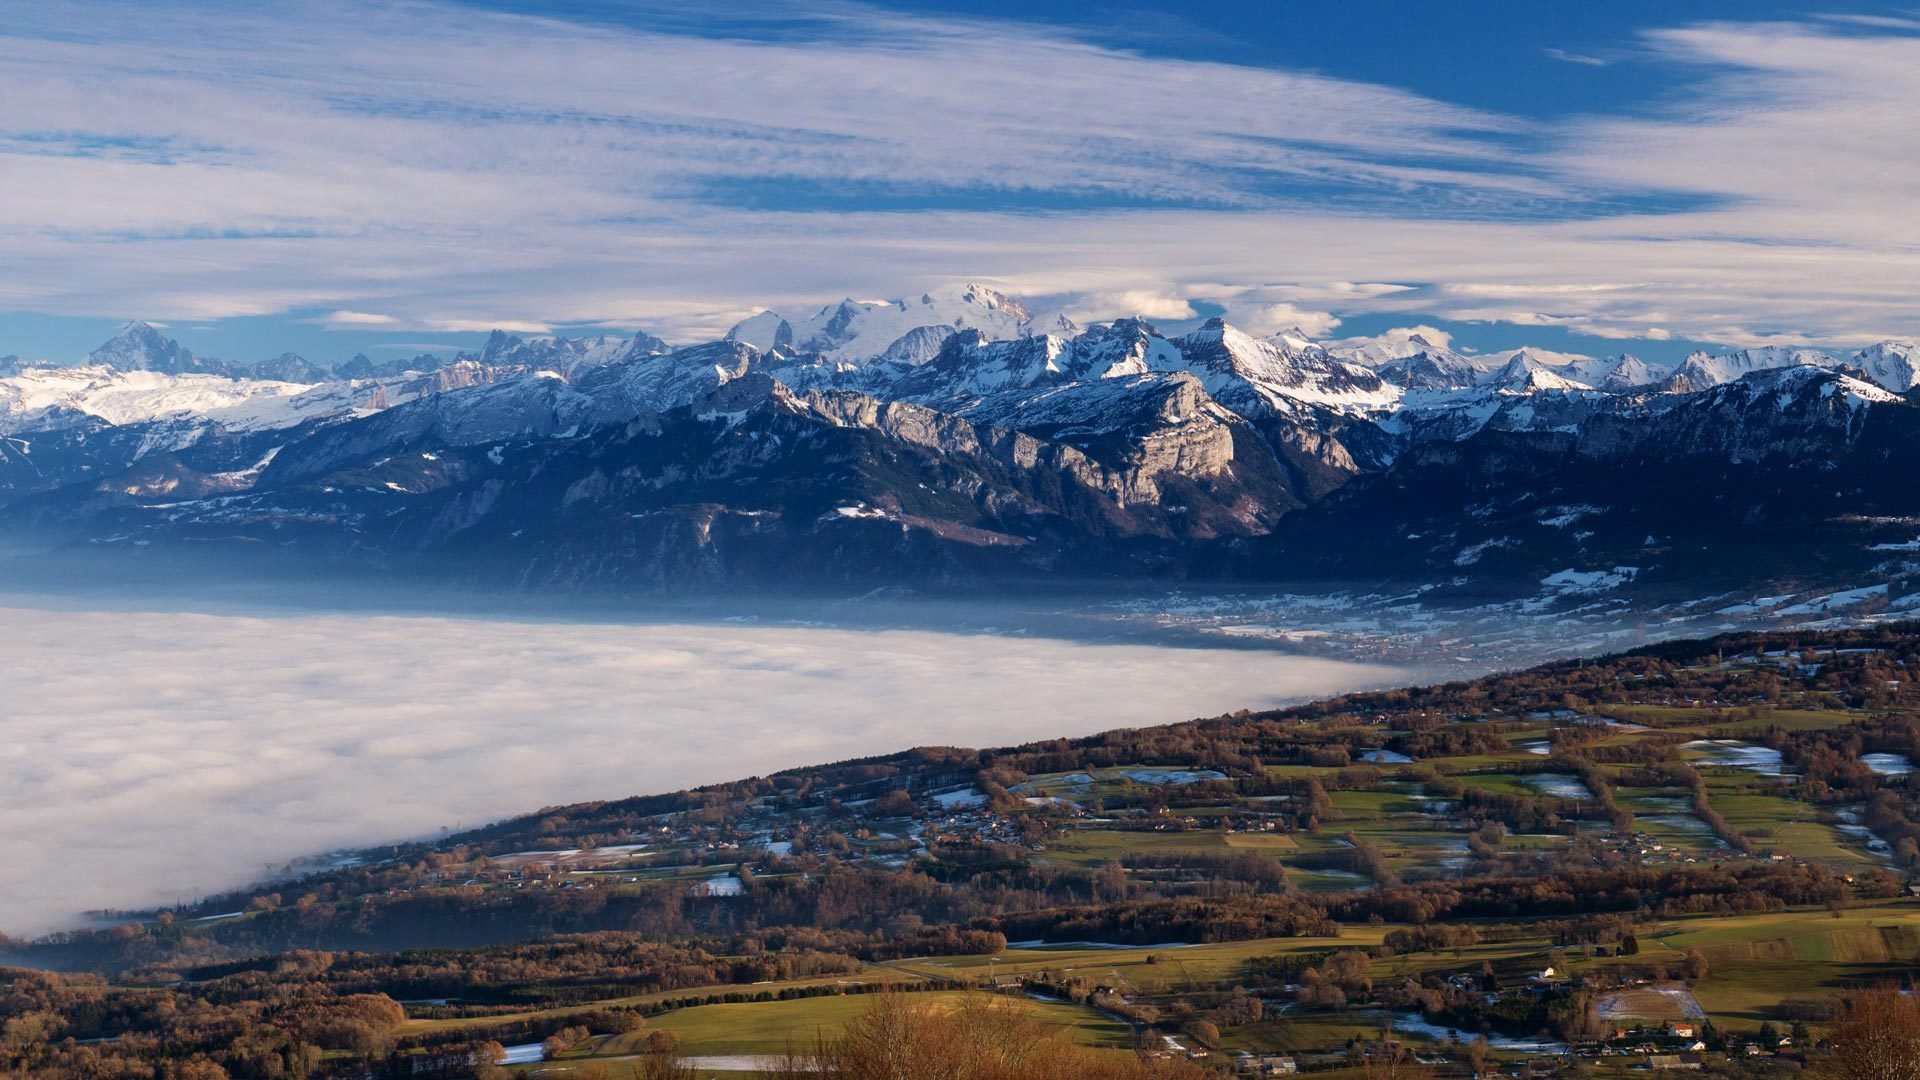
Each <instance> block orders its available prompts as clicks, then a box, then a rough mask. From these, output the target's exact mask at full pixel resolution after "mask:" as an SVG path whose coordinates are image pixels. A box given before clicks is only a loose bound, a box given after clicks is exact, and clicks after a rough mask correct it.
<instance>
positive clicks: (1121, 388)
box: [0, 285, 1920, 605]
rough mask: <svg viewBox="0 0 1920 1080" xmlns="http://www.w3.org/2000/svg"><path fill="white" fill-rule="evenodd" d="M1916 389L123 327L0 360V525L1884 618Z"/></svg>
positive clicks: (1448, 361)
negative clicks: (1861, 610) (1707, 593)
mask: <svg viewBox="0 0 1920 1080" xmlns="http://www.w3.org/2000/svg"><path fill="white" fill-rule="evenodd" d="M1916 365H1920V346H1916V345H1915V344H1914V343H1913V342H1911V341H1886V342H1882V343H1879V344H1876V345H1874V346H1872V347H1870V348H1867V349H1864V350H1861V351H1859V352H1857V353H1854V354H1852V355H1848V356H1844V357H1840V356H1834V355H1830V354H1827V353H1823V352H1817V351H1812V350H1802V349H1782V348H1761V349H1748V350H1742V351H1738V352H1732V353H1727V354H1723V355H1710V354H1707V353H1704V352H1702V353H1695V354H1693V355H1691V356H1688V357H1686V358H1685V359H1684V360H1683V361H1682V362H1681V363H1679V364H1677V365H1674V366H1662V365H1654V364H1649V363H1646V362H1643V361H1641V360H1639V359H1637V358H1635V357H1631V356H1618V357H1612V358H1607V359H1588V358H1580V359H1576V360H1572V361H1567V360H1566V358H1564V357H1560V356H1557V355H1554V354H1542V353H1536V352H1533V351H1529V350H1520V351H1518V352H1514V353H1511V354H1501V355H1484V354H1466V353H1460V352H1455V351H1452V350H1450V349H1448V348H1446V347H1443V346H1442V345H1436V344H1434V343H1433V342H1432V341H1430V340H1427V339H1425V338H1422V337H1420V336H1418V335H1413V336H1410V337H1408V338H1407V339H1406V340H1405V341H1403V342H1394V343H1392V344H1388V345H1382V344H1380V343H1373V344H1370V345H1367V346H1356V347H1349V346H1342V345H1339V344H1320V343H1316V342H1314V341H1312V340H1310V339H1308V338H1307V337H1306V335H1304V334H1301V333H1299V332H1298V331H1288V332H1285V333H1281V334H1275V335H1271V336H1264V337H1263V336H1255V335H1250V334H1246V333H1243V332H1241V331H1240V330H1238V329H1236V328H1234V327H1233V326H1231V325H1228V324H1227V323H1225V322H1223V321H1221V320H1219V319H1214V320H1211V321H1208V322H1206V323H1205V324H1203V325H1201V326H1199V327H1198V328H1196V329H1193V330H1191V331H1190V332H1187V333H1185V334H1180V335H1168V334H1162V333H1161V332H1160V331H1159V330H1157V329H1156V328H1155V327H1154V325H1153V324H1151V323H1150V322H1148V321H1146V320H1144V319H1138V318H1128V319H1120V320H1116V321H1114V322H1110V323H1101V324H1097V325H1092V326H1086V327H1081V326H1078V325H1076V324H1075V323H1074V322H1073V321H1072V320H1070V319H1068V318H1066V317H1065V316H1064V315H1060V314H1048V313H1038V314H1036V313H1035V312H1033V311H1031V310H1029V309H1028V307H1026V306H1025V305H1023V304H1022V303H1021V302H1020V301H1018V300H1016V299H1014V298H1012V297H1008V296H1005V295H1003V294H1001V293H998V292H995V291H993V290H991V289H987V288H985V287H982V286H977V285H968V286H964V287H961V288H955V289H949V290H944V291H941V292H938V293H928V294H923V295H922V296H920V297H919V298H917V299H912V300H888V301H878V300H875V301H855V300H846V301H843V302H841V303H838V304H830V305H826V306H824V307H822V308H821V309H819V310H818V311H817V312H815V313H813V314H812V315H810V316H794V317H789V316H785V315H781V314H778V313H775V312H762V313H760V314H758V315H755V316H753V317H752V318H749V319H747V320H745V321H744V322H742V323H740V324H739V325H737V326H735V327H734V328H733V329H732V330H731V331H730V332H728V333H727V334H726V335H725V337H724V338H723V339H721V340H718V341H710V342H703V343H697V344H688V345H680V346H673V345H669V344H668V343H666V342H664V341H662V340H660V339H658V338H655V337H652V336H649V335H646V334H637V335H634V336H632V337H613V336H602V337H593V338H582V339H571V338H566V337H559V336H538V337H535V336H521V335H514V334H508V333H504V332H499V331H496V332H494V333H493V334H492V335H491V336H490V337H489V338H488V339H487V341H486V343H485V345H484V346H483V347H482V348H481V349H479V350H478V351H476V352H471V353H463V354H460V355H457V356H454V357H452V358H450V359H444V360H443V359H441V358H439V357H435V356H419V357H415V358H413V359H411V360H404V361H388V362H383V363H375V362H373V361H371V360H369V359H367V358H366V357H364V356H356V357H354V358H353V359H352V360H350V361H348V362H346V363H343V364H338V365H324V364H319V363H315V362H313V361H309V360H306V359H303V358H301V357H298V356H294V355H292V354H283V355H281V356H277V357H274V358H272V359H269V360H265V361H262V362H259V363H255V364H248V365H241V364H234V363H228V362H224V361H220V360H214V359H209V358H205V357H201V356H198V355H195V354H194V353H193V352H191V351H190V350H188V349H187V348H185V347H183V346H182V345H180V344H179V343H177V342H175V341H172V340H170V339H168V338H167V337H166V336H164V335H163V334H162V333H161V332H160V331H159V330H157V329H155V328H154V327H152V326H150V325H147V324H145V323H138V322H136V323H130V324H128V325H127V326H126V327H125V328H124V329H123V330H122V331H121V332H120V333H119V334H118V335H116V336H115V337H114V338H113V339H112V340H110V341H108V342H106V343H105V344H103V345H101V346H100V347H99V348H98V349H96V350H94V351H93V352H92V353H91V354H89V355H88V356H87V357H86V359H85V361H84V362H82V363H80V364H76V365H72V366H58V365H51V364H43V363H26V362H22V361H19V360H18V359H14V358H9V359H8V360H7V361H5V362H4V363H0V373H4V374H3V377H0V538H4V539H5V540H6V541H7V543H8V546H9V547H10V548H12V549H13V550H16V551H25V552H29V553H31V554H30V555H29V556H27V557H28V558H36V559H45V558H49V557H53V558H74V559H86V560H93V559H108V560H113V561H115V562H118V563H122V564H126V565H129V566H141V565H151V566H164V565H168V564H170V562H171V558H170V557H184V556H191V557H195V558H211V559H213V560H215V561H216V563H217V564H218V565H222V566H250V567H255V568H262V569H265V570H267V571H269V572H276V571H286V572H301V573H306V572H310V571H311V570H313V569H314V568H316V567H330V568H335V569H341V570H346V571H349V572H362V571H365V572H372V573H383V574H391V575H395V576H397V577H403V578H414V577H419V578H444V579H452V580H460V581H468V582H478V583H492V584H497V585H502V586H509V587H513V588H523V589H528V588H538V589H557V590H568V591H579V590H616V591H618V590H660V589H670V590H703V589H728V588H765V587H769V586H781V587H797V588H812V587H833V588H843V587H869V586H873V585H880V584H893V583H909V584H912V583H918V584H924V585H929V586H932V585H939V586H945V587H953V588H971V587H975V586H980V585H985V584H988V583H1002V584H1004V583H1008V582H1014V583H1017V582H1022V581H1033V580H1040V579H1046V580H1050V581H1080V582H1087V583H1102V584H1109V585H1110V584H1116V583H1117V584H1123V585H1124V584H1139V583H1146V582H1152V583H1168V582H1189V581H1215V582H1224V583H1256V582H1258V583H1273V582H1286V583H1301V582H1321V583H1336V582H1345V583H1352V582H1365V583H1369V584H1373V585H1381V586H1384V587H1389V588H1399V587H1405V588H1411V589H1416V590H1422V591H1427V592H1435V593H1436V594H1446V593H1449V592H1455V593H1462V594H1474V595H1481V594H1485V595H1521V594H1526V595H1531V596H1535V597H1544V598H1545V599H1546V600H1548V601H1551V602H1555V603H1562V604H1567V605H1578V604H1581V603H1587V602H1591V601H1592V600H1593V597H1594V595H1595V594H1596V593H1598V592H1608V591H1611V592H1621V593H1632V594H1634V595H1636V596H1640V597H1644V598H1647V599H1649V600H1650V601H1657V600H1658V599H1659V598H1660V597H1662V596H1669V595H1679V594H1681V593H1687V592H1692V593H1694V594H1698V593H1700V592H1701V591H1703V590H1709V589H1726V590H1729V591H1738V590H1741V589H1754V588H1759V587H1762V586H1763V585H1771V584H1775V583H1785V584H1786V585H1793V586H1802V585H1804V586H1807V587H1812V586H1816V585H1822V584H1859V583H1862V582H1865V583H1868V584H1883V585H1886V586H1887V589H1888V591H1890V592H1891V593H1893V594H1900V593H1903V592H1904V585H1903V583H1904V582H1905V581H1906V579H1907V576H1908V575H1909V573H1910V571H1911V570H1915V569H1920V563H1916V564H1913V565H1912V566H1910V565H1909V563H1908V562H1907V560H1908V559H1909V558H1912V556H1913V553H1915V552H1920V540H1917V539H1916V537H1920V494H1916V493H1915V492H1914V491H1913V488H1912V485H1911V484H1909V483H1907V482H1906V478H1907V477H1908V476H1909V475H1910V474H1911V472H1912V470H1913V469H1914V467H1915V466H1916V465H1920V411H1916V405H1920V395H1917V394H1916V392H1915V384H1916V381H1920V369H1917V366H1916ZM1903 553H1906V554H1903Z"/></svg>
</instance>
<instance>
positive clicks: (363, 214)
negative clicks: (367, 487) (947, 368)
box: [0, 0, 1920, 360]
mask: <svg viewBox="0 0 1920 1080" xmlns="http://www.w3.org/2000/svg"><path fill="white" fill-rule="evenodd" d="M509 6H511V5H505V4H496V5H494V6H492V7H487V8H482V7H476V6H463V5H458V4H452V3H446V2H413V3H402V4H382V3H369V2H362V0H340V2H329V3H318V2H316V3H306V4H299V5H290V6H286V7H276V8H274V9H272V10H263V11H256V10H254V9H252V8H250V7H247V6H245V5H240V4H235V3H222V2H217V0H215V2H188V3H174V2H166V3H160V4H155V5H141V6H140V7H138V8H130V7H128V6H125V5H111V4H95V3H86V2H79V3H62V4H59V5H33V4H28V3H24V2H21V0H0V14H4V15H5V18H4V20H0V100H6V101H7V102H8V109H7V110H6V112H5V115H4V116H0V184H3V185H4V190H6V191H7V192H8V198H7V199H5V200H0V236H4V237H5V240H6V242H5V243H4V244H0V353H4V352H18V353H20V354H22V355H26V356H30V357H47V358H51V359H60V360H71V359H76V358H77V357H78V355H79V354H81V353H84V352H85V350H86V349H87V348H89V347H91V346H92V345H93V344H97V343H98V341H99V340H100V339H101V338H102V337H103V336H104V334H103V332H102V331H103V330H106V331H110V329H111V327H112V326H114V325H116V324H117V323H119V322H120V321H123V320H124V319H127V318H134V317H141V318H152V319H155V320H160V321H165V322H168V323H169V324H171V328H170V332H173V333H175V335H176V336H179V337H181V338H182V340H185V341H187V342H188V343H189V344H190V345H192V346H193V347H194V348H195V349H196V351H200V352H204V353H208V354H211V355H221V356H225V357H227V358H229V359H235V360H248V359H255V358H258V357H262V356H266V355H271V354H272V353H277V352H279V351H282V350H283V349H286V348H293V349H295V350H296V351H305V352H311V353H318V354H320V355H323V356H328V357H331V356H333V355H335V354H337V355H339V356H345V355H348V354H350V353H352V352H354V351H359V350H362V349H368V348H376V349H377V348H381V347H392V348H416V347H419V348H425V347H433V346H436V345H442V346H444V345H447V344H458V343H460V342H462V341H464V340H467V339H469V338H470V337H471V335H472V334H474V333H476V332H478V331H480V330H483V329H485V328H487V327H491V326H507V327H510V328H518V329H523V330H537V329H540V328H543V327H549V326H551V327H559V328H570V329H581V328H600V327H605V328H610V329H622V330H624V329H634V328H643V329H647V330H649V331H652V332H654V333H658V334H661V335H662V336H665V337H667V338H669V339H670V340H678V341H691V340H697V339H702V338H711V337H715V336H718V335H719V334H720V333H721V332H723V331H724V330H725V329H726V327H727V326H728V325H730V324H731V323H732V322H734V321H736V320H738V319H739V318H741V317H743V316H745V315H747V314H749V313H751V312H752V311H753V310H755V309H756V308H758V307H760V306H763V305H764V306H771V307H774V308H776V309H778V310H781V311H783V313H786V314H790V315H797V314H805V313H808V312H810V311H811V310H812V309H813V308H814V307H816V306H817V305H818V304H820V303H822V302H824V301H828V300H832V299H837V298H838V297H839V296H841V295H854V296H897V295H917V294H918V293H919V292H920V291H923V290H925V289H928V288H931V287H935V286H938V285H942V284H950V283H954V282H958V281H963V280H971V279H985V280H991V281H992V282H994V283H995V284H996V285H998V286H999V287H1003V288H1005V289H1007V290H1009V291H1012V292H1015V293H1018V294H1020V295H1023V296H1027V297H1030V298H1035V299H1036V300H1039V301H1042V303H1040V304H1038V305H1037V306H1041V307H1049V308H1051V307H1063V308H1065V309H1066V310H1067V311H1068V312H1069V313H1070V314H1072V315H1073V316H1074V317H1076V318H1077V319H1080V320H1081V321H1089V320H1095V319H1103V318H1111V317H1115V316H1119V315H1126V314H1135V313H1139V314H1145V315H1148V316H1150V317H1154V318H1157V319H1161V320H1165V321H1168V322H1172V323H1178V322H1180V321H1181V320H1183V319H1190V318H1199V317H1201V316H1204V315H1209V314H1214V313H1220V314H1224V315H1225V316H1226V317H1227V318H1228V319H1229V320H1231V321H1233V322H1234V323H1236V324H1237V325H1241V326H1243V327H1245V328H1246V329H1248V330H1250V331H1253V332H1256V333H1260V332H1269V331H1272V330H1277V329H1282V328H1286V327H1291V326H1298V327H1300V328H1302V329H1304V330H1306V331H1307V332H1309V333H1313V334H1322V335H1329V336H1346V335H1355V334H1372V333H1378V332H1381V331H1384V330H1386V329H1388V328H1390V327H1393V326H1405V325H1410V324H1414V323H1431V324H1434V325H1437V326H1440V327H1442V328H1444V329H1446V330H1448V331H1450V332H1453V333H1455V334H1456V336H1457V337H1458V338H1459V339H1460V340H1461V342H1462V343H1463V344H1466V345H1469V346H1477V347H1481V348H1488V349H1491V348H1502V347H1510V346H1514V345H1518V344H1525V343H1532V344H1540V345H1546V346H1549V347H1554V348H1568V349H1572V350H1576V351H1599V350H1600V347H1601V346H1606V347H1607V348H1608V350H1609V351H1618V349H1621V348H1624V349H1627V350H1629V351H1636V352H1640V353H1642V354H1643V355H1649V356H1652V357H1655V358H1659V357H1666V356H1670V355H1671V356H1677V355H1678V354H1679V353H1681V352H1684V351H1686V349H1687V348H1690V347H1691V346H1692V345H1693V344H1696V343H1713V344H1720V345H1728V346H1745V345H1754V344H1764V343H1790V344H1811V345H1822V346H1827V347H1831V348H1847V347H1857V346H1859V345H1864V344H1866V343H1868V342H1870V341H1873V340H1877V339H1880V338H1885V337H1911V336H1913V335H1915V334H1916V333H1920V315H1916V313H1915V311H1914V308H1913V304H1912V300H1913V294H1914V290H1913V288H1912V285H1911V283H1912V282H1913V281H1914V280H1915V279H1916V277H1917V276H1920V275H1917V274H1916V271H1920V215H1916V214H1914V213H1912V207H1913V206H1914V205H1915V202H1916V198H1915V197H1916V195H1920V126H1917V125H1914V124H1913V123H1911V120H1910V117H1911V115H1912V113H1913V111H1914V110H1913V106H1914V104H1916V103H1920V16H1916V15H1915V14H1914V13H1913V12H1911V11H1907V10H1904V9H1900V8H1897V7H1883V6H1875V5H1855V6H1850V7H1844V8H1842V7H1836V6H1834V5H1830V4H1826V3H1812V2H1809V3H1804V4H1780V3H1773V2H1771V0H1769V2H1766V3H1761V2H1755V3H1752V4H1744V5H1737V6H1733V5H1726V4H1720V3H1700V4H1669V5H1659V6H1653V5H1645V4H1639V3H1622V4H1619V5H1610V8H1611V9H1612V10H1611V13H1610V15H1609V16H1607V18H1608V19H1610V20H1611V21H1604V20H1603V21H1602V22H1600V23H1593V22H1592V20H1593V19H1594V18H1595V16H1590V15H1589V16H1582V18H1585V19H1587V20H1588V21H1587V22H1581V21H1580V20H1578V19H1567V20H1556V21H1555V22H1554V23H1552V24H1549V23H1546V22H1543V21H1541V20H1539V19H1537V18H1536V19H1534V20H1532V21H1531V22H1524V23H1522V24H1520V25H1518V26H1514V25H1506V26H1501V25H1495V24H1499V23H1500V21H1501V19H1502V18H1508V17H1509V16H1512V15H1513V14H1514V13H1515V12H1518V11H1520V10H1522V9H1520V8H1517V7H1516V8H1513V9H1511V10H1507V9H1506V8H1505V7H1504V6H1503V5H1499V4H1495V5H1492V6H1491V7H1490V8H1489V9H1487V10H1486V11H1481V12H1478V13H1477V14H1478V15H1479V17H1480V18H1479V20H1478V21H1480V22H1485V23H1486V24H1488V25H1487V27H1486V28H1481V27H1479V26H1476V27H1474V29H1475V31H1476V33H1478V35H1479V36H1477V37H1461V38H1459V39H1457V40H1456V41H1455V45H1456V48H1455V49H1453V50H1452V51H1447V52H1441V51H1438V50H1436V51H1435V52H1434V54H1433V55H1430V56H1426V57H1425V58H1424V60H1423V59H1422V57H1421V55H1420V54H1417V53H1415V54H1409V53H1408V51H1407V50H1408V46H1409V41H1408V40H1407V39H1409V38H1418V37H1423V36H1424V37H1426V38H1427V39H1429V40H1437V39H1436V38H1435V34H1436V31H1435V29H1434V28H1433V27H1430V26H1425V25H1422V24H1420V22H1419V20H1420V19H1423V18H1424V19H1432V18H1436V17H1439V18H1445V17H1447V15H1446V13H1442V14H1440V15H1438V16H1436V15H1435V14H1434V13H1421V14H1411V13H1410V14H1408V15H1407V16H1406V18H1404V19H1382V20H1378V22H1377V29H1376V30H1375V31H1372V32H1374V33H1376V34H1377V37H1375V38H1373V39H1367V38H1364V37H1360V38H1355V37H1354V36H1353V33H1352V32H1350V28H1349V29H1348V30H1342V29H1341V28H1340V27H1336V26H1333V25H1332V24H1331V23H1328V22H1327V20H1328V19H1329V18H1330V16H1329V15H1328V14H1327V13H1326V12H1324V11H1321V10H1320V9H1319V7H1318V6H1314V5H1267V6H1266V8H1265V12H1266V13H1265V14H1262V13H1261V12H1259V11H1256V10H1255V9H1253V8H1250V7H1244V6H1241V5H1236V4H1226V5H1222V7H1221V10H1220V11H1218V12H1214V13H1213V16H1212V17H1213V18H1214V19H1215V20H1216V23H1215V24H1208V23H1205V22H1200V21H1194V20H1182V19H1180V18H1177V17H1174V16H1170V15H1168V14H1166V13H1164V12H1161V13H1150V12H1140V11H1137V10H1136V11H1131V12H1128V11H1120V12H1118V14H1115V13H1113V12H1107V13H1105V14H1100V13H1095V14H1094V15H1090V16H1084V17H1082V18H1081V19H1079V20H1076V19H1075V18H1074V17H1073V12H1074V11H1075V9H1070V8H1066V7H1058V8H1050V7H1048V6H1047V5H1040V6H1039V7H1037V8H1021V9H1019V10H1021V11H1023V12H1030V13H1031V14H1032V15H1033V17H1030V18H1025V19H1018V20H1016V19H1013V18H1010V17H1007V14H1006V13H996V5H995V4H991V3H989V4H986V5H984V6H982V5H969V10H970V11H979V12H984V14H976V15H968V16H964V17H963V16H961V15H958V14H936V13H930V10H929V9H927V8H925V7H922V8H921V9H920V10H917V11H901V10H892V9H887V8H884V7H878V6H867V5H859V4H847V3H838V4H830V5H820V6H817V7H814V8H812V9H810V11H809V13H808V14H806V15H804V16H793V15H781V14H779V10H780V9H777V8H773V7H770V6H755V7H736V8H733V9H731V14H730V15H729V16H727V17H725V18H716V17H714V16H711V15H706V14H703V13H701V12H700V11H699V10H698V9H696V8H693V7H691V6H688V5H682V4H675V3H656V4H593V5H583V4H574V5H565V6H561V5H549V4H531V3H529V4H523V5H518V6H519V8H520V9H519V10H507V7H509ZM1345 6H1348V7H1356V6H1357V7H1358V8H1362V9H1364V8H1366V7H1368V5H1367V4H1365V3H1361V4H1358V5H1345ZM1332 7H1333V5H1327V8H1329V9H1331V8H1332ZM1495 9H1499V10H1495ZM1010 10H1011V9H1010ZM1383 10H1391V9H1383ZM1275 12H1279V13H1280V14H1275ZM1302 12H1309V13H1310V14H1305V15H1303V14H1301V13H1302ZM1489 12H1492V14H1491V15H1489ZM1690 12H1691V14H1689V13H1690ZM1742 12H1747V13H1752V15H1753V16H1754V17H1752V18H1750V19H1748V20H1747V21H1733V20H1730V19H1729V18H1727V16H1728V15H1729V14H1738V13H1742ZM1503 13H1504V14H1503ZM1361 14H1362V15H1364V14H1365V12H1364V11H1362V12H1361ZM1283 17H1284V18H1287V19H1292V20H1293V21H1292V23H1288V24H1284V25H1283V24H1280V23H1276V24H1274V25H1266V24H1264V23H1262V22H1260V21H1259V20H1260V19H1263V18H1265V19H1269V20H1271V19H1279V18H1283ZM1454 17H1455V18H1458V19H1462V20H1466V21H1469V22H1473V21H1475V20H1471V19H1467V16H1465V15H1459V14H1455V15H1454ZM1315 19H1319V20H1320V22H1318V23H1316V22H1315ZM1561 22H1565V24H1566V25H1565V26H1561V25H1560V23H1561ZM1576 24H1578V25H1576ZM1289 29H1290V30H1291V31H1292V33H1291V36H1288V31H1289ZM1343 34H1344V35H1345V36H1342V35H1343ZM1269 41H1270V42H1272V45H1271V47H1267V48H1261V47H1259V45H1258V44H1257V43H1260V42H1269ZM1369 52H1371V53H1372V55H1369ZM1489 71H1496V73H1499V74H1507V75H1510V78H1509V79H1507V80H1504V81H1503V80H1500V79H1496V78H1490V77H1489V75H1488V72H1489ZM1507 82H1511V83H1513V84H1515V85H1506V83H1507ZM1648 86H1651V87H1654V88H1655V89H1654V90H1652V91H1645V90H1642V91H1640V92H1638V93H1637V94H1636V93H1628V92H1626V91H1625V90H1623V87H1639V88H1645V87H1648ZM1529 91H1531V92H1529ZM463 335H465V337H463ZM1616 343H1617V344H1616Z"/></svg>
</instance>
